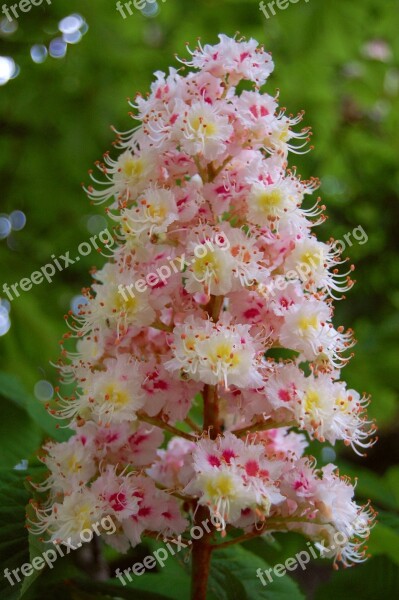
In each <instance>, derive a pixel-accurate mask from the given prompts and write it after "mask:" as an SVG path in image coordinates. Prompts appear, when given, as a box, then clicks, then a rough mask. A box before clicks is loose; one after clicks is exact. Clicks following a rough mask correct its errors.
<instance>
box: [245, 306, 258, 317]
mask: <svg viewBox="0 0 399 600" xmlns="http://www.w3.org/2000/svg"><path fill="white" fill-rule="evenodd" d="M259 315H260V313H259V310H258V309H257V308H249V309H248V310H246V311H245V313H244V317H245V318H246V319H254V318H255V317H259Z"/></svg>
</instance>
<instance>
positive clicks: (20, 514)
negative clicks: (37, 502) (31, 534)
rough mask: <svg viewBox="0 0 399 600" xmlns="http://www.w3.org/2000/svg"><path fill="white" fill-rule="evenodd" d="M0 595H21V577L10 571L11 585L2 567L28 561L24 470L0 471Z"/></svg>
mask: <svg viewBox="0 0 399 600" xmlns="http://www.w3.org/2000/svg"><path fill="white" fill-rule="evenodd" d="M0 477H1V484H0V539H1V540H4V541H2V543H1V546H0V572H1V573H2V577H1V580H0V596H1V598H2V600H17V599H18V598H19V597H20V596H19V594H20V589H21V584H22V579H23V577H22V578H21V575H20V573H18V572H17V573H16V575H17V576H19V577H20V578H21V582H18V580H17V577H16V576H15V575H12V574H11V575H10V577H11V579H12V581H13V582H14V585H11V583H9V582H8V580H7V579H6V577H5V575H3V573H4V570H5V569H8V570H9V572H12V570H13V569H18V568H20V567H21V565H22V564H24V563H27V562H29V548H28V532H27V530H26V528H25V526H24V523H25V506H26V504H27V502H28V500H29V492H28V491H27V490H26V489H25V488H24V479H25V477H26V473H24V474H22V473H19V472H17V471H12V470H9V469H1V471H0Z"/></svg>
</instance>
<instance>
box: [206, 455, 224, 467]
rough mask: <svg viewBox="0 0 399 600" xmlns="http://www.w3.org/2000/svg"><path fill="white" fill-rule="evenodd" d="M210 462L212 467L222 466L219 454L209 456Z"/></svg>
mask: <svg viewBox="0 0 399 600" xmlns="http://www.w3.org/2000/svg"><path fill="white" fill-rule="evenodd" d="M208 462H209V464H210V465H211V466H212V467H220V464H221V463H220V460H219V459H218V457H217V456H212V455H210V456H208Z"/></svg>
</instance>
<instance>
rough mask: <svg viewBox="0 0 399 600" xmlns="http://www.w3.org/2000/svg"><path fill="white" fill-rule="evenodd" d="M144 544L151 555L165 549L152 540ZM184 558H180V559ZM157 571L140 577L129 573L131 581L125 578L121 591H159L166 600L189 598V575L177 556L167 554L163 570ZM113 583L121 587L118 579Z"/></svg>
mask: <svg viewBox="0 0 399 600" xmlns="http://www.w3.org/2000/svg"><path fill="white" fill-rule="evenodd" d="M146 543H147V545H148V547H149V548H150V550H151V554H152V553H153V552H154V551H155V550H157V549H158V548H161V547H162V548H165V546H164V545H163V544H160V543H158V542H155V541H154V540H146ZM184 556H185V555H184ZM184 556H182V559H183V558H184ZM132 566H133V565H132ZM158 569H159V570H154V571H152V572H151V571H150V572H148V573H145V574H144V575H140V576H137V575H134V574H133V573H132V572H131V571H130V573H129V574H130V577H131V579H132V581H131V582H129V581H128V579H127V578H126V576H125V577H124V580H125V581H126V583H127V586H126V588H122V589H129V590H131V589H134V590H141V591H142V592H151V593H155V594H157V593H159V592H160V591H161V593H162V594H163V597H164V598H168V600H180V598H181V599H184V598H189V597H190V587H191V579H190V575H189V573H188V571H186V570H185V569H184V567H183V566H182V564H180V561H179V559H178V558H177V556H172V555H171V554H170V553H169V552H168V558H167V559H166V561H165V566H164V568H162V569H161V568H160V567H158ZM113 581H114V582H115V584H116V585H121V584H120V581H119V580H118V579H115V580H113ZM171 581H173V585H171ZM176 594H177V595H176ZM123 597H125V596H123ZM129 597H130V596H129ZM136 597H137V596H136Z"/></svg>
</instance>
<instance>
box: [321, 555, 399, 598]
mask: <svg viewBox="0 0 399 600" xmlns="http://www.w3.org/2000/svg"><path fill="white" fill-rule="evenodd" d="M398 596H399V569H398V567H397V565H395V564H394V563H393V562H391V561H390V560H388V559H387V558H385V557H383V556H377V557H375V558H372V559H370V560H368V561H367V562H366V563H363V564H361V565H356V566H354V567H352V568H350V569H343V570H339V571H335V572H334V573H333V574H332V576H331V579H330V581H328V582H327V583H326V584H324V585H322V586H320V587H319V588H318V590H317V592H316V595H315V599H314V600H337V598H345V599H346V598H350V599H351V600H376V599H377V598H382V597H383V598H398Z"/></svg>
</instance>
